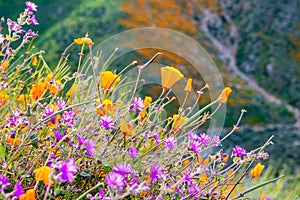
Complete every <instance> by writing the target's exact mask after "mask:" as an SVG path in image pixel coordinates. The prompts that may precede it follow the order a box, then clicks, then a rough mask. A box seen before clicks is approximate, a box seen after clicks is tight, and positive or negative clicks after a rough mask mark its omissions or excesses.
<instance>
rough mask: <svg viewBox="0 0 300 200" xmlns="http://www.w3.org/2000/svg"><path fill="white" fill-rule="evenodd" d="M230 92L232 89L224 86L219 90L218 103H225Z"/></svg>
mask: <svg viewBox="0 0 300 200" xmlns="http://www.w3.org/2000/svg"><path fill="white" fill-rule="evenodd" d="M231 92H232V89H231V88H230V87H225V88H224V89H223V91H222V92H221V94H220V96H219V97H218V99H220V100H219V103H220V104H225V103H226V102H227V100H228V97H229V95H230V93H231Z"/></svg>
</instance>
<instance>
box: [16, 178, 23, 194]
mask: <svg viewBox="0 0 300 200" xmlns="http://www.w3.org/2000/svg"><path fill="white" fill-rule="evenodd" d="M22 194H24V190H23V188H22V185H21V181H18V183H17V185H16V189H15V190H14V195H15V196H16V197H20V196H21V195H22Z"/></svg>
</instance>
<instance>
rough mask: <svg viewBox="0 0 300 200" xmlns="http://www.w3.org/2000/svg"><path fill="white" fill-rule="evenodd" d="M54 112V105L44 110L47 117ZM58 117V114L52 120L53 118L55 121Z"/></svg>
mask: <svg viewBox="0 0 300 200" xmlns="http://www.w3.org/2000/svg"><path fill="white" fill-rule="evenodd" d="M54 113H55V110H54V108H52V107H50V108H46V109H45V110H44V118H47V117H49V116H50V115H53V114H54ZM56 118H57V115H56V116H53V117H51V119H50V120H51V121H52V122H55V120H56Z"/></svg>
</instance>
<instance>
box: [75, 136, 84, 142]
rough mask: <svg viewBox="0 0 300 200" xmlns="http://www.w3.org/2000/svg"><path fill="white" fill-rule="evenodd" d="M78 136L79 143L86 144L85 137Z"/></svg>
mask: <svg viewBox="0 0 300 200" xmlns="http://www.w3.org/2000/svg"><path fill="white" fill-rule="evenodd" d="M76 137H77V140H78V144H79V145H82V144H84V138H83V137H82V136H81V135H79V134H77V135H76Z"/></svg>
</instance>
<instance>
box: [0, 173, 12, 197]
mask: <svg viewBox="0 0 300 200" xmlns="http://www.w3.org/2000/svg"><path fill="white" fill-rule="evenodd" d="M10 186H11V184H10V183H9V182H8V178H7V177H6V176H4V175H2V174H0V193H1V191H3V190H4V189H5V188H7V187H10Z"/></svg>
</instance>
